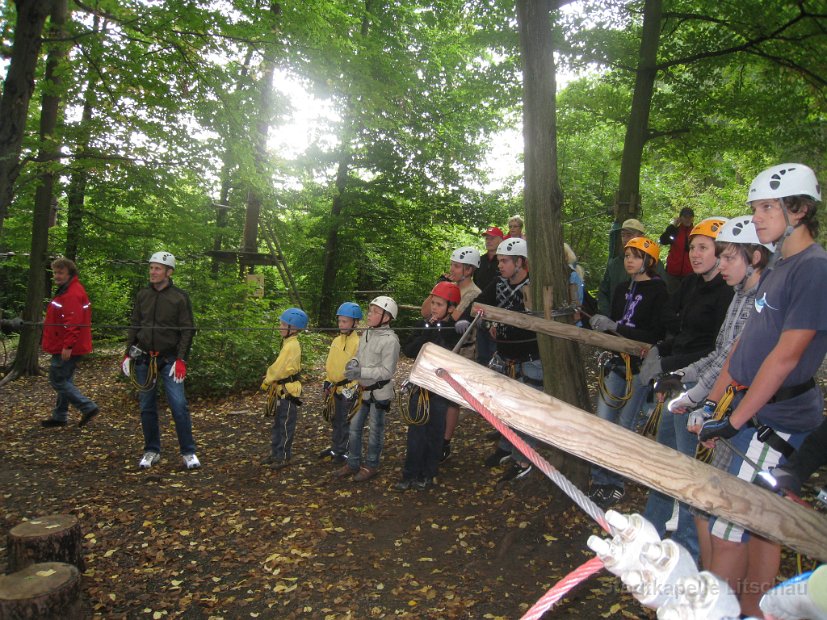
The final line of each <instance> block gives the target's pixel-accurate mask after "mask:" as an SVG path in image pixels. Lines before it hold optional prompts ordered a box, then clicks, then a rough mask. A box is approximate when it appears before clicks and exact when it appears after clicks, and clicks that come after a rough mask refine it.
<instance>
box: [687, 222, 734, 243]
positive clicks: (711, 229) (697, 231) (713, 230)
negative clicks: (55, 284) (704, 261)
mask: <svg viewBox="0 0 827 620" xmlns="http://www.w3.org/2000/svg"><path fill="white" fill-rule="evenodd" d="M726 223H727V219H726V218H723V217H708V218H706V219H705V220H701V221H700V222H698V223H697V224H695V228H693V229H692V232H690V233H689V236H690V237H694V236H695V235H703V236H704V237H710V238H712V239H717V238H718V233H719V232H721V228H723V227H724V224H726Z"/></svg>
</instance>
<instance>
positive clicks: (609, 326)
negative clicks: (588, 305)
mask: <svg viewBox="0 0 827 620" xmlns="http://www.w3.org/2000/svg"><path fill="white" fill-rule="evenodd" d="M589 325H591V328H592V329H593V330H595V331H597V332H608V331H612V332H613V331H615V330H616V329H617V322H616V321H613V320H611V319H610V318H609V317H607V316H606V315H604V314H595V315H594V316H592V318H590V319H589Z"/></svg>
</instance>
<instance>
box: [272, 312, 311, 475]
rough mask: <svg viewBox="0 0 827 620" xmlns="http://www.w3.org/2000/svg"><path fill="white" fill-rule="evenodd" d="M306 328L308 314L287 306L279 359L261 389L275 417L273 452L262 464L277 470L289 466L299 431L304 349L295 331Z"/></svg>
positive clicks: (282, 314) (282, 323)
mask: <svg viewBox="0 0 827 620" xmlns="http://www.w3.org/2000/svg"><path fill="white" fill-rule="evenodd" d="M306 328H307V314H305V312H304V311H303V310H300V309H299V308H288V309H287V310H285V311H284V312H282V313H281V316H280V317H279V334H281V337H282V338H283V339H284V342H283V344H282V346H281V351H280V352H279V356H278V357H277V358H276V361H275V362H273V364H272V365H271V366H270V367H269V368H268V369H267V374H265V375H264V381H263V382H262V383H261V389H262V390H268V393H267V414H268V415H272V416H274V417H273V427H272V429H271V431H270V456H268V457H267V458H266V459H264V462H263V464H264V465H269V466H270V467H271V468H272V469H274V470H279V469H282V468H284V467H287V466H288V465H289V464H290V456H291V453H292V448H293V435H294V434H295V432H296V418H297V417H298V406H299V405H301V404H302V401H301V400H299V397H300V396H301V395H302V384H301V377H300V376H299V373H300V372H301V369H302V350H301V345H300V344H299V339H298V338H296V335H297V334H298V333H299V332H300V331H301V330H303V329H306Z"/></svg>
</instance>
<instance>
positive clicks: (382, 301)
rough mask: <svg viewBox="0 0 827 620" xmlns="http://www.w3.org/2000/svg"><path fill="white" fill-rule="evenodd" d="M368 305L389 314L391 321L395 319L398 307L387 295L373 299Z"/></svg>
mask: <svg viewBox="0 0 827 620" xmlns="http://www.w3.org/2000/svg"><path fill="white" fill-rule="evenodd" d="M370 305H371V306H377V307H379V308H382V310H384V311H385V312H387V313H388V314H390V315H391V318H393V319H395V318H396V315H397V314H398V313H399V306H397V305H396V302H395V301H394V300H393V299H391V298H390V297H388V296H387V295H379V297H374V298H373V299H372V300H371V302H370Z"/></svg>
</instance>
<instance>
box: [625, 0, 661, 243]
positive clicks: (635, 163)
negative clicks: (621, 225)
mask: <svg viewBox="0 0 827 620" xmlns="http://www.w3.org/2000/svg"><path fill="white" fill-rule="evenodd" d="M662 9H663V7H662V0H645V2H644V6H643V31H642V33H641V37H640V51H639V55H638V65H637V74H636V76H635V90H634V92H633V93H632V108H631V111H630V112H629V122H628V123H627V124H626V137H625V139H624V141H623V156H622V158H621V161H620V183H619V186H618V191H617V202H616V204H615V221H617V222H623V220H625V219H627V218H630V217H635V218H636V217H639V215H640V167H641V163H642V161H643V147H644V146H645V145H646V140H647V137H648V134H649V111H650V108H651V106H652V94H653V92H654V90H655V77H656V76H657V72H658V70H657V56H658V47H659V45H660V28H661V14H662ZM621 250H622V249H621V248H620V236H619V235H618V242H617V244H616V247H615V251H616V252H620V251H621Z"/></svg>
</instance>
